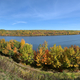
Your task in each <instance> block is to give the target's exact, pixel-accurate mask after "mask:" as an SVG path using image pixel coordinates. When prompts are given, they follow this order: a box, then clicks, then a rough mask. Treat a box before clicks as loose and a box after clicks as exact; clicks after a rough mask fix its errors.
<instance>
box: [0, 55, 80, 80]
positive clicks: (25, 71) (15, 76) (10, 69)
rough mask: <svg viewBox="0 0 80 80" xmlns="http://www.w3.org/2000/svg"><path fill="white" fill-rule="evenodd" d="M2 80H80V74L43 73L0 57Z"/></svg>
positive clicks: (0, 75)
mask: <svg viewBox="0 0 80 80" xmlns="http://www.w3.org/2000/svg"><path fill="white" fill-rule="evenodd" d="M0 80H80V73H78V72H67V73H66V71H65V70H64V71H63V73H61V72H56V73H54V72H53V71H42V70H40V69H38V68H32V67H31V66H30V65H27V66H26V65H22V64H20V63H16V62H14V61H13V60H12V59H9V58H8V57H5V56H1V55H0Z"/></svg>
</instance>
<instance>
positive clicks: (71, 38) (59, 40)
mask: <svg viewBox="0 0 80 80" xmlns="http://www.w3.org/2000/svg"><path fill="white" fill-rule="evenodd" d="M2 38H4V39H5V40H6V41H9V40H11V39H15V40H17V41H19V42H20V41H21V39H24V40H25V42H26V43H29V44H32V45H33V49H34V50H37V48H38V46H39V44H43V43H44V41H45V40H46V41H47V42H48V47H52V46H53V45H54V44H56V45H61V46H62V48H64V47H65V46H66V47H70V46H71V45H78V46H79V47H80V35H62V36H36V37H12V36H0V39H2Z"/></svg>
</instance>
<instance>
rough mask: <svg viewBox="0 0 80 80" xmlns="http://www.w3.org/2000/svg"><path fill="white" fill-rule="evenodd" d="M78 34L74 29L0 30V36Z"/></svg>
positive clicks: (79, 32)
mask: <svg viewBox="0 0 80 80" xmlns="http://www.w3.org/2000/svg"><path fill="white" fill-rule="evenodd" d="M78 34H80V31H74V30H4V29H1V30H0V36H54V35H78Z"/></svg>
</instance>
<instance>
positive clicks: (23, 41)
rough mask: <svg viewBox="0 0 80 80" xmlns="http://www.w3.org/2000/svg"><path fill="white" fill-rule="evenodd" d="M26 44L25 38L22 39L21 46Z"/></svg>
mask: <svg viewBox="0 0 80 80" xmlns="http://www.w3.org/2000/svg"><path fill="white" fill-rule="evenodd" d="M24 44H25V40H24V39H22V40H21V47H22V46H24Z"/></svg>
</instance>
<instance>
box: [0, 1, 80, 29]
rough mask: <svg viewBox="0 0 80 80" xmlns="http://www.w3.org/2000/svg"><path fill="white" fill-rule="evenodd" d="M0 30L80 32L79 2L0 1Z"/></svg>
mask: <svg viewBox="0 0 80 80" xmlns="http://www.w3.org/2000/svg"><path fill="white" fill-rule="evenodd" d="M0 29H6V30H80V0H0Z"/></svg>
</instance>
